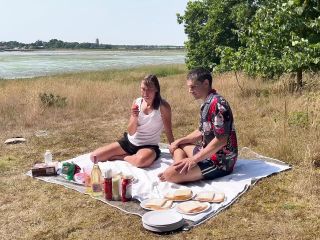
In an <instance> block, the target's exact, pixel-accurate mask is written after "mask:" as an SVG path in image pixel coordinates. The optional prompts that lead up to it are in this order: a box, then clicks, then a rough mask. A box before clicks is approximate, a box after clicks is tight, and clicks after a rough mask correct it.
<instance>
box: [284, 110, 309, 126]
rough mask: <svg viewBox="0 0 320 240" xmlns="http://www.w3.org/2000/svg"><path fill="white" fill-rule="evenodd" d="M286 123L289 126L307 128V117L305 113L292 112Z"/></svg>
mask: <svg viewBox="0 0 320 240" xmlns="http://www.w3.org/2000/svg"><path fill="white" fill-rule="evenodd" d="M288 123H289V125H290V126H297V127H308V125H309V116H308V113H307V112H292V113H290V115H289V119H288Z"/></svg>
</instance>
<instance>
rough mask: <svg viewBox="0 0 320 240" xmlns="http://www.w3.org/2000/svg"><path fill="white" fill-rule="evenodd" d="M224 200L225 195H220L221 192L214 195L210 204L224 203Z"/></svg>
mask: <svg viewBox="0 0 320 240" xmlns="http://www.w3.org/2000/svg"><path fill="white" fill-rule="evenodd" d="M224 198H225V194H224V193H222V192H220V193H215V194H214V197H213V199H212V201H211V202H213V203H221V202H223V201H224Z"/></svg>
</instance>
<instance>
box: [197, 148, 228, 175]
mask: <svg viewBox="0 0 320 240" xmlns="http://www.w3.org/2000/svg"><path fill="white" fill-rule="evenodd" d="M199 151H200V149H199V147H198V146H195V148H194V149H193V155H195V154H196V153H197V152H199ZM197 164H198V166H199V168H200V170H201V173H202V176H203V179H205V180H212V179H215V178H219V177H223V176H226V175H228V174H230V173H231V172H232V171H225V170H223V169H221V167H220V166H218V165H217V164H215V163H214V162H213V161H212V160H211V159H205V160H202V161H200V162H198V163H197Z"/></svg>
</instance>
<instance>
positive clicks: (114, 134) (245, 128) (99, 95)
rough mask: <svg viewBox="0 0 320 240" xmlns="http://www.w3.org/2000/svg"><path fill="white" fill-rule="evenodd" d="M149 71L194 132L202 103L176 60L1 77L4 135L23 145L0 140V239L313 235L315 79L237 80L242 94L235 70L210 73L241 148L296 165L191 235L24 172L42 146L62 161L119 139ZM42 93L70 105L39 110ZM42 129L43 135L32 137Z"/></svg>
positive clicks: (318, 224) (181, 126)
mask: <svg viewBox="0 0 320 240" xmlns="http://www.w3.org/2000/svg"><path fill="white" fill-rule="evenodd" d="M150 72H154V73H156V74H158V75H160V76H161V78H160V82H161V87H162V95H163V96H164V97H165V98H166V99H167V100H168V101H169V102H170V103H171V106H172V109H173V123H174V134H175V136H176V137H180V136H182V135H184V134H186V133H188V132H189V131H191V130H193V129H194V128H196V127H197V121H198V105H199V103H198V102H196V101H193V99H192V98H191V96H189V95H188V93H187V89H186V86H185V69H184V67H183V66H181V65H176V66H170V67H168V66H161V67H159V66H155V67H146V68H139V69H131V70H122V71H120V70H114V71H105V72H89V73H81V74H66V75H58V76H53V77H40V78H36V79H30V80H10V81H0V89H1V91H0V124H1V131H0V139H2V140H1V141H4V140H5V139H6V138H9V137H12V136H24V137H26V138H27V143H26V144H23V145H11V146H6V145H4V144H1V145H0V190H1V198H0V211H1V215H2V216H1V218H0V236H1V237H0V239H89V238H91V239H124V238H126V239H145V238H149V239H157V238H159V237H161V238H164V239H166V238H172V239H257V238H260V239H316V238H317V237H318V236H319V234H320V220H319V219H320V218H319V217H320V209H319V206H320V202H319V196H320V187H319V182H320V179H319V175H320V170H319V168H316V167H315V166H316V163H319V162H320V154H319V152H320V142H319V138H320V131H319V128H320V109H319V106H320V97H319V96H320V94H319V91H320V90H319V81H320V77H319V75H314V76H307V78H306V79H307V80H308V82H307V84H306V87H305V90H304V91H303V92H300V93H290V92H289V90H290V89H289V88H290V87H289V85H290V84H289V85H288V81H289V80H288V79H289V78H283V79H281V80H280V81H279V82H275V83H272V82H263V81H260V80H250V79H247V78H245V77H244V76H239V82H240V84H241V86H243V90H240V88H239V87H238V85H237V82H236V80H235V77H234V75H233V74H224V75H219V76H215V88H216V89H218V91H219V92H220V93H221V94H222V95H224V96H225V97H226V98H227V99H228V100H229V102H230V104H231V106H232V108H233V111H234V115H235V119H236V128H237V131H238V139H239V144H240V146H248V147H250V148H252V149H253V150H255V151H257V152H259V153H261V154H263V155H267V156H270V157H274V158H278V159H280V160H283V161H285V162H287V163H290V164H291V165H292V167H293V169H292V170H291V171H288V172H285V173H281V174H278V175H276V176H273V177H271V178H267V179H265V180H263V181H261V182H259V183H258V184H257V185H255V186H254V187H253V188H252V189H251V190H250V191H249V192H248V193H247V194H245V195H244V196H243V197H241V199H240V200H239V201H237V202H236V203H235V204H234V205H233V206H231V207H230V208H229V209H228V210H226V211H224V212H222V213H220V214H219V215H218V216H217V217H216V218H214V219H211V220H209V221H207V222H206V223H204V224H202V225H200V226H199V227H196V228H194V229H192V230H191V231H189V232H180V233H175V234H173V235H163V236H159V235H157V234H153V233H150V232H148V231H146V230H144V229H143V228H142V225H141V220H140V218H138V217H136V216H132V215H125V214H123V213H122V212H120V211H119V210H117V209H114V208H111V207H109V206H107V205H105V204H103V203H100V202H98V201H96V200H93V199H91V198H89V197H88V196H85V195H81V194H79V193H77V192H74V191H70V190H67V189H64V188H63V187H60V186H57V185H52V184H46V183H43V182H39V181H37V180H34V179H32V178H29V177H26V176H25V175H24V173H25V172H26V171H27V170H28V169H29V168H30V167H31V166H32V163H33V162H34V161H35V160H38V159H42V155H43V153H44V151H45V149H51V150H52V151H53V153H54V157H55V159H57V160H65V159H68V158H70V157H73V156H75V155H79V154H82V153H85V152H89V151H91V150H93V149H94V148H96V147H98V146H101V145H102V144H105V143H109V142H112V141H114V140H116V139H117V138H118V137H119V136H121V134H122V132H123V131H125V129H126V123H127V118H128V116H129V113H128V108H129V106H130V104H131V102H132V100H133V99H134V98H135V97H136V96H138V94H139V82H140V79H141V78H142V77H143V76H144V75H146V74H147V73H150ZM172 74H174V75H172ZM44 92H46V93H53V94H54V95H60V96H62V97H66V98H67V106H66V107H64V108H54V107H44V106H42V105H41V102H40V99H39V94H40V93H44ZM38 130H46V131H47V132H48V136H46V137H36V136H35V132H36V131H38ZM163 141H165V138H163ZM133 234H134V235H133Z"/></svg>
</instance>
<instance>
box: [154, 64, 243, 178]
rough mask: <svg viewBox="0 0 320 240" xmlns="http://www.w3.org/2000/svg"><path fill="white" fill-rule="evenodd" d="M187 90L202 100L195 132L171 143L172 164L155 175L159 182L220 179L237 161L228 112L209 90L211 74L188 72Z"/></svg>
mask: <svg viewBox="0 0 320 240" xmlns="http://www.w3.org/2000/svg"><path fill="white" fill-rule="evenodd" d="M187 86H188V88H189V92H190V93H191V94H192V95H193V96H194V98H195V99H202V100H203V104H202V105H201V109H200V124H199V129H196V130H195V131H193V132H192V133H190V134H189V135H187V136H185V137H183V138H180V139H177V140H176V141H174V142H172V143H171V145H170V148H169V149H170V152H171V154H172V155H173V159H174V163H173V164H172V165H171V166H170V167H169V168H167V169H166V170H165V171H164V172H163V173H160V174H159V178H160V180H161V181H169V182H174V183H183V182H192V181H197V180H201V179H208V180H209V179H214V178H218V177H222V176H225V175H228V174H230V173H231V172H232V170H233V167H234V165H235V163H236V161H237V156H238V146H237V137H236V131H235V128H234V123H233V115H232V111H231V108H230V106H229V104H228V102H227V101H226V100H225V99H224V98H223V97H222V96H220V95H219V94H218V93H217V92H216V90H214V89H212V76H211V73H210V72H209V71H208V70H206V69H204V68H196V69H193V70H191V71H190V72H189V73H188V75H187ZM197 142H200V144H197Z"/></svg>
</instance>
